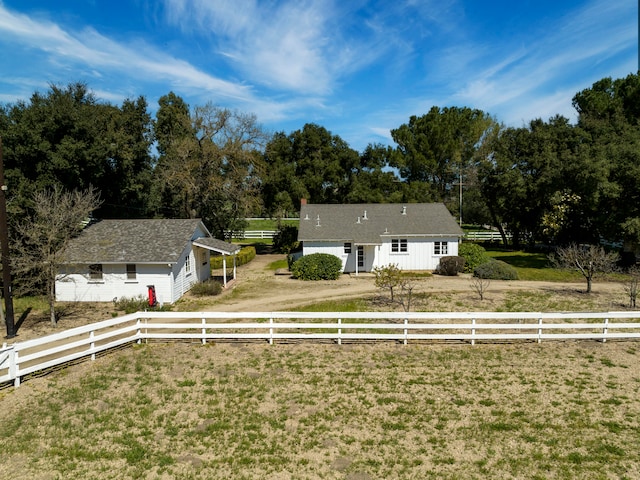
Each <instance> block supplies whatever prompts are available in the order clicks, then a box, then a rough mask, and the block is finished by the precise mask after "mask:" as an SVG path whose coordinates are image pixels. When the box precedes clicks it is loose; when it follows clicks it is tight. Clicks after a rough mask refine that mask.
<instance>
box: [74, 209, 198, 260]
mask: <svg viewBox="0 0 640 480" xmlns="http://www.w3.org/2000/svg"><path fill="white" fill-rule="evenodd" d="M198 227H200V228H201V230H202V232H204V233H205V234H208V231H207V229H206V228H205V226H204V225H203V224H202V222H201V221H200V220H199V219H185V220H182V219H152V220H151V219H150V220H100V221H98V222H96V223H94V224H91V225H89V226H88V227H87V228H85V229H84V230H83V232H82V233H81V234H80V235H79V236H78V237H76V238H74V239H73V240H72V241H71V242H70V243H69V245H68V247H67V248H66V250H65V251H64V257H65V260H66V261H67V262H69V263H81V264H86V263H89V264H91V263H176V262H177V261H178V260H179V258H180V255H181V254H182V252H183V250H184V248H185V246H186V245H187V242H190V241H191V240H192V239H193V237H194V234H195V233H196V229H197V228H198Z"/></svg>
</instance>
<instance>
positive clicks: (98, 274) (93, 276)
mask: <svg viewBox="0 0 640 480" xmlns="http://www.w3.org/2000/svg"><path fill="white" fill-rule="evenodd" d="M89 280H94V281H95V280H102V264H101V263H94V264H92V265H89Z"/></svg>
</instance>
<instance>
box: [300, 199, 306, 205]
mask: <svg viewBox="0 0 640 480" xmlns="http://www.w3.org/2000/svg"><path fill="white" fill-rule="evenodd" d="M306 204H307V199H306V198H301V199H300V206H302V205H306Z"/></svg>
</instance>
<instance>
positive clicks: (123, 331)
mask: <svg viewBox="0 0 640 480" xmlns="http://www.w3.org/2000/svg"><path fill="white" fill-rule="evenodd" d="M639 338H640V312H606V313H535V312H515V313H514V312H458V313H456V312H451V313H449V312H445V313H440V312H410V313H389V312H368V313H367V312H357V313H354V312H335V313H332V312H309V313H307V312H304V313H302V312H233V313H230V312H138V313H134V314H131V315H125V316H123V317H119V318H114V319H110V320H105V321H102V322H98V323H93V324H90V325H85V326H82V327H77V328H72V329H69V330H66V331H64V332H60V333H56V334H53V335H48V336H45V337H41V338H37V339H33V340H26V341H24V342H18V343H15V344H13V345H7V344H4V345H3V346H2V348H1V349H0V384H7V383H9V382H13V383H14V386H16V387H17V386H19V385H20V381H21V378H22V377H24V376H26V375H29V374H33V373H36V372H39V371H43V370H46V369H49V368H53V367H56V366H58V365H62V364H65V363H67V362H72V361H75V360H79V359H83V358H91V359H92V360H93V359H95V356H96V354H97V353H100V352H105V351H108V350H112V349H114V348H116V347H119V346H121V345H125V344H130V343H135V342H137V343H141V342H147V341H149V340H152V341H154V340H155V341H167V340H190V341H197V342H201V343H203V344H204V343H206V342H207V341H211V340H215V341H222V340H224V341H231V340H233V341H264V342H268V343H269V344H273V343H276V342H277V341H291V340H298V341H299V340H314V341H319V340H324V341H332V342H334V343H337V344H342V343H343V342H357V341H394V342H399V343H403V344H405V345H406V344H407V343H409V342H410V341H411V342H416V341H464V342H468V343H470V344H471V345H474V344H475V343H476V342H478V341H489V342H491V341H522V340H526V341H534V342H542V340H579V339H581V340H599V341H602V342H605V341H607V340H609V339H639Z"/></svg>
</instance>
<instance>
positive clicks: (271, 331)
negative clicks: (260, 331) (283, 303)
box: [269, 317, 273, 345]
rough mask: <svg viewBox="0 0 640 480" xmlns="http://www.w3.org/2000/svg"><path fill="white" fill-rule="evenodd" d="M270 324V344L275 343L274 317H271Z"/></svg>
mask: <svg viewBox="0 0 640 480" xmlns="http://www.w3.org/2000/svg"><path fill="white" fill-rule="evenodd" d="M269 325H271V327H270V328H269V345H273V317H271V318H270V319H269Z"/></svg>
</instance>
